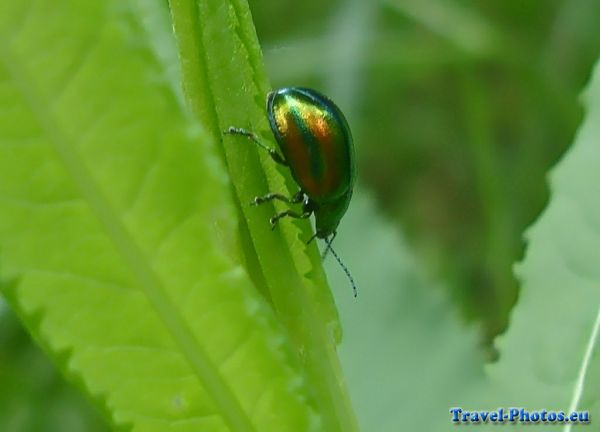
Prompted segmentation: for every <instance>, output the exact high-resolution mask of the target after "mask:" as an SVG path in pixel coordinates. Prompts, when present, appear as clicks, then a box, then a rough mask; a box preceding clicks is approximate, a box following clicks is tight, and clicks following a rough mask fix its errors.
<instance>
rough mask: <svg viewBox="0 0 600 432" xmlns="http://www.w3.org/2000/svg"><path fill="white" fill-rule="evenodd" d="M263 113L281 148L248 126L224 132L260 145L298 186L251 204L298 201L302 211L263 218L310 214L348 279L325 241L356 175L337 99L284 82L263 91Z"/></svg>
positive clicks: (343, 208)
mask: <svg viewBox="0 0 600 432" xmlns="http://www.w3.org/2000/svg"><path fill="white" fill-rule="evenodd" d="M266 110H267V117H268V120H269V125H270V127H271V131H272V132H273V135H274V137H275V141H277V144H278V146H279V150H280V151H281V153H279V152H278V151H276V150H275V149H272V148H271V147H269V146H267V145H265V144H264V143H262V142H261V141H260V140H259V139H258V137H257V135H256V134H255V133H253V132H251V131H248V130H245V129H242V128H237V127H233V126H232V127H230V128H229V129H227V131H226V132H227V133H228V134H232V135H241V136H244V137H246V138H248V139H250V140H251V141H253V142H254V143H256V144H257V145H258V146H260V147H261V148H263V149H264V150H266V151H267V152H268V153H269V155H270V156H271V158H272V159H273V160H274V161H275V162H276V163H278V164H281V165H284V166H287V167H288V168H289V169H290V171H291V174H292V177H293V178H294V180H295V181H296V183H297V184H298V186H299V187H300V190H299V191H298V192H297V193H296V194H294V195H293V196H292V197H287V196H285V195H282V194H279V193H269V194H267V195H264V196H259V197H256V198H254V200H253V201H252V204H253V205H260V204H262V203H265V202H269V201H272V200H279V201H283V202H287V203H289V204H300V203H302V212H301V213H298V212H296V211H294V210H290V209H288V210H285V211H283V212H281V213H278V214H276V215H275V216H273V217H271V219H270V220H269V222H270V224H271V228H273V229H274V228H275V226H276V225H277V223H278V222H279V220H280V219H282V218H285V217H290V218H297V219H306V218H308V217H310V216H311V215H312V214H314V215H315V228H316V232H315V234H314V235H313V236H312V237H311V238H310V239H309V241H308V242H309V243H310V241H312V240H313V239H314V238H315V237H317V238H320V239H324V240H325V242H326V243H327V249H326V251H325V254H326V253H327V252H328V251H329V250H331V251H332V253H333V254H334V256H335V258H336V260H337V261H338V262H339V264H340V265H341V266H342V268H343V269H344V271H345V272H346V274H347V276H348V277H349V278H350V281H351V282H352V286H353V288H354V291H355V296H356V287H355V285H354V281H353V279H352V277H351V276H350V273H349V272H348V269H347V268H346V267H345V266H344V264H342V262H341V261H340V259H339V258H338V256H337V254H336V253H335V251H334V250H333V249H332V248H331V241H332V240H333V239H334V238H335V236H336V234H337V227H338V225H339V223H340V220H341V219H342V217H343V216H344V214H345V213H346V210H347V209H348V206H349V204H350V200H351V198H352V191H353V188H354V182H355V179H356V165H355V155H354V144H353V140H352V134H351V132H350V127H349V126H348V122H347V121H346V118H345V117H344V114H343V113H342V111H341V110H340V109H339V108H338V107H337V105H336V104H335V103H334V102H333V101H332V100H331V99H329V98H328V97H326V96H325V95H323V94H321V93H319V92H317V91H316V90H312V89H309V88H304V87H284V88H281V89H278V90H274V91H271V92H269V94H268V95H267V104H266Z"/></svg>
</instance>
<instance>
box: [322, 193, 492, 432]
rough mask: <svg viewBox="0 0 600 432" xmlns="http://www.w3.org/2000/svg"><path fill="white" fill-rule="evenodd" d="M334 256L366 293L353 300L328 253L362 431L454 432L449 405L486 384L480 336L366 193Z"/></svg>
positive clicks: (344, 355) (343, 229) (342, 232)
mask: <svg viewBox="0 0 600 432" xmlns="http://www.w3.org/2000/svg"><path fill="white" fill-rule="evenodd" d="M335 249H336V252H338V255H340V258H341V259H343V260H344V262H345V264H347V267H348V268H349V269H350V271H351V272H352V274H353V276H354V278H355V279H356V283H357V285H358V289H359V292H358V298H357V299H355V298H353V297H352V293H351V288H350V285H349V282H348V279H347V278H346V275H345V274H344V273H343V271H342V269H341V268H340V267H339V265H338V263H337V262H336V261H335V260H334V259H333V257H331V256H330V257H329V258H328V262H327V268H328V270H329V271H328V273H329V274H330V275H332V278H331V282H332V285H333V286H334V287H335V288H336V292H337V296H336V297H337V298H338V299H339V307H340V314H341V318H342V321H343V322H344V342H343V343H342V345H341V348H340V356H341V359H342V364H343V366H344V371H345V373H346V376H347V377H348V385H349V388H350V391H351V395H352V399H353V401H354V403H355V406H356V410H357V415H358V417H359V420H360V424H361V426H362V430H364V431H365V432H371V431H372V432H388V431H389V432H393V431H398V430H415V431H420V430H424V431H442V430H455V429H456V427H454V425H452V424H451V422H450V421H449V418H450V415H449V412H448V409H449V407H451V406H454V405H456V404H460V403H465V402H468V401H470V400H471V397H472V396H471V395H472V393H473V392H474V391H475V389H476V388H478V386H479V385H480V383H481V382H482V380H483V378H484V375H483V369H482V358H481V353H480V352H479V349H478V347H477V346H478V344H477V334H476V332H475V331H474V329H469V328H467V327H466V326H465V324H464V323H462V322H461V321H460V320H459V318H458V313H457V312H456V311H455V310H454V308H453V307H452V305H451V304H450V302H449V301H448V299H446V298H445V297H444V292H445V291H444V290H442V289H441V288H442V287H440V286H439V284H438V283H434V282H433V281H431V280H430V279H429V278H428V277H426V276H424V273H423V269H421V268H420V267H419V265H418V264H417V262H416V260H415V257H414V256H413V255H412V253H411V251H410V250H409V248H408V246H407V245H406V244H405V243H404V239H403V237H402V236H400V235H399V233H398V232H397V230H396V229H394V227H392V226H391V225H390V224H389V223H386V222H384V220H383V218H382V217H381V216H380V215H379V214H378V213H377V210H376V208H375V206H374V204H373V202H372V200H371V199H369V197H368V196H367V194H366V193H365V192H361V191H360V190H359V191H356V193H355V195H354V198H353V201H352V205H351V206H350V209H349V211H348V214H347V215H346V217H345V218H344V220H343V221H342V224H341V225H340V230H339V235H338V236H337V237H336V245H335Z"/></svg>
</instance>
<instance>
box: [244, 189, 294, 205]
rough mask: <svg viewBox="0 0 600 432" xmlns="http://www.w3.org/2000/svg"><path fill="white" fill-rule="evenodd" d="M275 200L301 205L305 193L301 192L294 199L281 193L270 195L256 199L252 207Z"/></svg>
mask: <svg viewBox="0 0 600 432" xmlns="http://www.w3.org/2000/svg"><path fill="white" fill-rule="evenodd" d="M274 199H276V200H279V201H283V202H286V203H289V204H298V203H301V202H302V201H304V192H302V191H299V192H298V193H296V194H294V196H292V197H286V196H285V195H282V194H279V193H269V194H266V195H264V196H261V197H256V198H254V200H252V202H251V203H250V205H260V204H262V203H266V202H268V201H273V200H274Z"/></svg>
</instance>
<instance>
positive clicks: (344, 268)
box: [325, 238, 358, 298]
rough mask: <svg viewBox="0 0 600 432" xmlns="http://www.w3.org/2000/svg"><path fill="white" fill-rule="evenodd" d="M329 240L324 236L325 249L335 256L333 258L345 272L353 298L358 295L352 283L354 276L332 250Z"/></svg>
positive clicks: (354, 284)
mask: <svg viewBox="0 0 600 432" xmlns="http://www.w3.org/2000/svg"><path fill="white" fill-rule="evenodd" d="M331 240H333V239H331ZM331 240H329V239H328V238H325V243H327V249H326V251H327V250H330V251H331V253H332V254H333V256H334V257H335V260H336V261H337V262H338V264H339V265H340V267H342V270H344V273H346V276H348V280H349V281H350V284H351V285H352V292H353V293H354V298H356V297H357V296H358V291H357V289H356V283H354V278H353V277H352V275H351V274H350V270H348V267H346V266H345V265H344V263H343V262H342V260H341V259H340V257H339V256H338V254H336V253H335V251H334V250H333V247H331Z"/></svg>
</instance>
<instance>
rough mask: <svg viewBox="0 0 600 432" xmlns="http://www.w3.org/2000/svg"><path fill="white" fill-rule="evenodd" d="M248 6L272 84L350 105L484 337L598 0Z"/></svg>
mask: <svg viewBox="0 0 600 432" xmlns="http://www.w3.org/2000/svg"><path fill="white" fill-rule="evenodd" d="M251 6H252V11H253V14H254V18H255V22H256V26H257V31H258V33H259V37H260V39H261V41H262V42H263V46H264V47H265V55H266V60H267V65H268V67H269V71H270V74H271V77H272V81H273V84H274V86H275V87H279V86H284V85H300V84H302V85H311V86H315V87H317V88H321V89H323V90H324V91H325V92H326V93H328V94H330V96H331V97H332V98H334V100H336V101H338V100H339V101H340V105H341V107H342V108H343V109H344V110H345V111H347V113H348V117H349V119H350V124H351V125H352V127H353V132H354V136H355V142H356V147H357V151H358V154H359V172H360V176H359V179H360V181H361V182H362V183H363V184H365V185H367V186H369V187H370V189H371V190H373V191H374V192H375V194H376V195H377V202H378V204H379V206H380V207H381V209H382V211H383V212H385V214H387V215H388V217H389V218H391V219H392V220H395V221H396V223H397V225H398V227H403V228H404V229H406V231H407V234H408V236H409V238H410V239H411V243H412V246H413V248H415V249H416V250H417V251H418V254H419V256H421V257H423V258H426V261H427V262H428V268H429V269H430V270H432V271H434V272H435V273H436V274H438V275H440V276H441V277H443V278H444V279H445V280H446V281H447V286H448V287H449V289H450V290H451V291H452V293H453V298H454V299H455V301H456V302H457V303H458V304H460V305H461V307H462V309H463V311H464V313H465V316H467V317H468V318H470V319H474V320H477V321H480V322H482V323H483V330H484V335H483V337H484V340H485V341H487V342H489V341H490V340H491V338H492V337H493V336H494V335H496V334H498V333H499V332H500V331H501V330H502V329H504V328H505V327H506V324H507V317H508V312H509V311H510V308H511V306H512V305H513V304H514V302H515V299H516V295H517V287H516V282H515V279H514V277H513V276H512V273H511V269H512V264H513V263H514V262H515V261H517V260H518V259H519V258H520V256H521V255H522V249H523V243H522V241H521V235H522V232H523V230H524V229H525V227H526V226H528V225H529V224H530V223H531V222H532V221H533V220H534V219H535V217H536V216H537V215H538V214H539V212H540V211H541V209H542V208H543V206H544V204H545V202H546V200H547V194H548V192H547V187H546V184H545V173H546V171H547V170H548V168H549V167H550V166H552V164H553V163H554V162H556V160H557V159H558V157H559V156H560V155H561V154H562V153H563V152H564V151H565V149H566V148H567V146H568V144H569V142H570V141H571V139H572V137H573V135H574V132H575V129H576V127H577V124H578V122H579V120H580V118H581V107H580V106H579V104H578V101H577V95H578V93H579V91H580V90H581V88H582V87H583V85H584V83H585V82H586V80H587V79H588V77H589V74H590V70H591V66H592V64H593V62H594V61H595V60H596V58H597V57H598V55H599V54H600V32H598V30H597V23H598V22H599V21H600V3H598V2H596V1H594V0H543V1H542V0H537V1H527V2H523V1H520V0H503V1H474V0H470V1H467V0H462V1H461V0H448V1H443V0H427V1H419V0H381V1H371V0H346V1H338V2H335V3H327V4H326V6H324V4H323V2H321V1H318V0H306V1H303V2H268V1H264V0H263V1H256V2H252V4H251ZM274 17H276V19H275V18H274ZM300 21H303V22H304V24H301V23H300Z"/></svg>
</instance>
